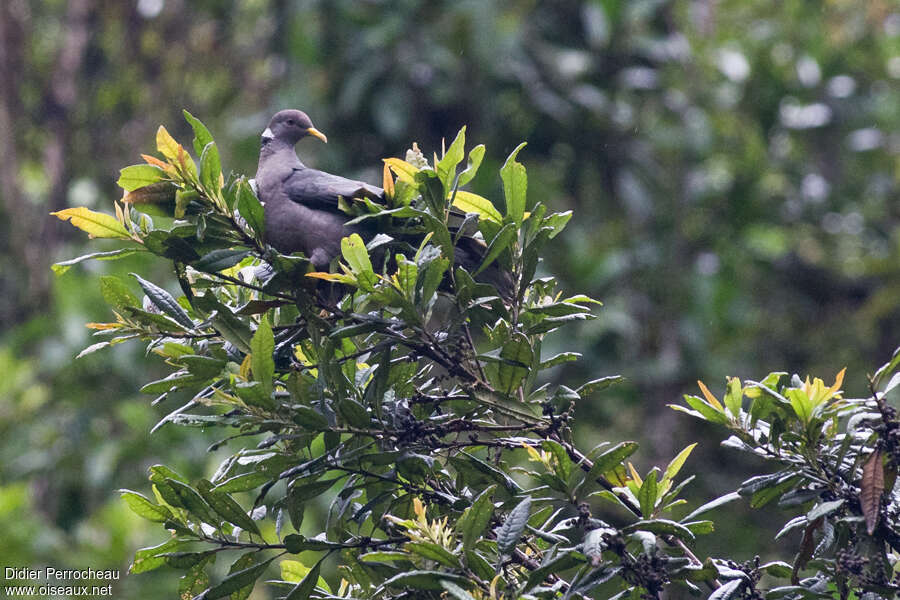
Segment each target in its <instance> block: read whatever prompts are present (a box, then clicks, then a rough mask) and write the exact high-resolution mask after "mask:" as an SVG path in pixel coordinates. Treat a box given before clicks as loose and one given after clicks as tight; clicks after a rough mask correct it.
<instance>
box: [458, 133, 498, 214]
mask: <svg viewBox="0 0 900 600" xmlns="http://www.w3.org/2000/svg"><path fill="white" fill-rule="evenodd" d="M484 150H485V148H484V144H478V145H477V146H475V147H474V148H472V149H471V150H469V160H468V161H467V163H466V168H465V170H463V172H462V173H460V174H459V185H460V187H462V186H464V185H466V184H467V183H469V182H470V181H472V179H474V178H475V175H477V174H478V168H479V167H480V166H481V161H482V159H484ZM458 195H459V192H458V191H457V196H458ZM497 216H500V214H499V213H497ZM498 220H499V219H498Z"/></svg>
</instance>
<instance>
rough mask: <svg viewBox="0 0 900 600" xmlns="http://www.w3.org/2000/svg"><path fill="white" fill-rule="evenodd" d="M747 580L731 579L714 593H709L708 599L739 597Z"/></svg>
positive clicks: (724, 599) (720, 599) (727, 599)
mask: <svg viewBox="0 0 900 600" xmlns="http://www.w3.org/2000/svg"><path fill="white" fill-rule="evenodd" d="M744 583H745V581H744V580H743V579H732V580H731V581H726V582H725V583H723V584H722V585H720V586H719V587H717V588H716V589H715V590H713V593H712V594H710V595H709V598H707V600H731V599H732V598H739V597H740V592H741V588H742V587H744Z"/></svg>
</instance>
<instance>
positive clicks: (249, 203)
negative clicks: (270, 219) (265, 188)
mask: <svg viewBox="0 0 900 600" xmlns="http://www.w3.org/2000/svg"><path fill="white" fill-rule="evenodd" d="M237 209H238V212H239V213H241V216H242V217H243V218H244V220H245V221H246V222H247V225H249V226H250V229H252V230H253V232H254V233H255V234H256V237H257V238H259V239H263V237H264V235H265V231H266V226H265V212H264V211H263V206H262V204H260V203H259V199H257V197H256V194H254V193H253V190H252V189H250V184H249V183H247V181H246V180H244V179H242V180H241V181H240V183H238V201H237Z"/></svg>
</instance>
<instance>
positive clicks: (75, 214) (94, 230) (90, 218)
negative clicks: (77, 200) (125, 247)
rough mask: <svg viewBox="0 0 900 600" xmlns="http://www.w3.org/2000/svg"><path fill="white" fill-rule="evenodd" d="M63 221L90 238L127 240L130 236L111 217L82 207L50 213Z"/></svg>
mask: <svg viewBox="0 0 900 600" xmlns="http://www.w3.org/2000/svg"><path fill="white" fill-rule="evenodd" d="M50 214H51V215H53V216H54V217H57V218H59V219H61V220H63V221H69V222H70V223H71V224H72V225H73V226H75V227H77V228H78V229H81V230H82V231H84V232H87V234H88V235H89V236H90V237H92V238H117V239H121V240H127V239H129V238H130V237H131V236H130V235H129V233H128V230H127V229H125V226H124V225H122V224H121V223H120V222H119V221H118V220H116V218H115V217H114V216H112V215H108V214H106V213H100V212H94V211H92V210H90V209H88V208H85V207H84V206H78V207H75V208H67V209H65V210H58V211H56V212H52V213H50Z"/></svg>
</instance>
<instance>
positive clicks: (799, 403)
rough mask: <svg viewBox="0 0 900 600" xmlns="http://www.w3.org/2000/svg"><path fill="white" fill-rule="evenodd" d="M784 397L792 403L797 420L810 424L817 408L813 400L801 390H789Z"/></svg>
mask: <svg viewBox="0 0 900 600" xmlns="http://www.w3.org/2000/svg"><path fill="white" fill-rule="evenodd" d="M784 395H785V396H786V397H787V399H788V401H790V403H791V408H793V409H794V413H795V414H796V415H797V418H799V419H800V420H801V421H803V423H804V424H806V423H809V420H810V418H812V414H813V409H814V408H815V406H814V405H813V401H812V398H810V397H809V396H808V395H807V394H806V392H805V391H804V390H802V389H800V388H790V389H787V390H785V392H784Z"/></svg>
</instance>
